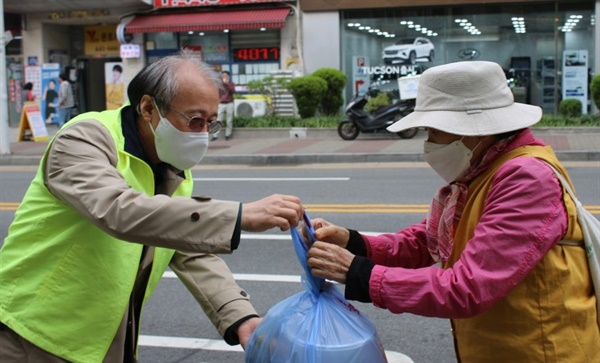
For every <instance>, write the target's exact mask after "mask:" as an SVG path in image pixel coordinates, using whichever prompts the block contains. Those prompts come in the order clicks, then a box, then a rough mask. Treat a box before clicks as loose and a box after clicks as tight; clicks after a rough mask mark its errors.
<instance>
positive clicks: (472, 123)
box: [387, 102, 542, 136]
mask: <svg viewBox="0 0 600 363" xmlns="http://www.w3.org/2000/svg"><path fill="white" fill-rule="evenodd" d="M541 118H542V109H541V108H540V107H538V106H532V105H526V104H523V103H517V102H515V103H513V104H512V105H510V106H506V107H501V108H494V109H488V110H481V111H477V112H472V111H471V112H466V111H414V112H412V113H410V114H409V115H407V116H404V117H403V118H401V119H400V120H398V121H396V122H395V123H393V124H392V125H390V126H388V128H387V130H388V131H389V132H399V131H402V130H406V129H410V128H413V127H430V128H433V129H437V130H441V131H444V132H447V133H450V134H454V135H464V136H484V135H497V134H501V133H504V132H509V131H514V130H519V129H523V128H526V127H529V126H532V125H535V124H536V123H538V122H539V121H540V120H541Z"/></svg>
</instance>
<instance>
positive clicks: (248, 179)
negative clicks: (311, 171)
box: [194, 177, 350, 181]
mask: <svg viewBox="0 0 600 363" xmlns="http://www.w3.org/2000/svg"><path fill="white" fill-rule="evenodd" d="M348 180H350V178H349V177H341V178H194V181H348Z"/></svg>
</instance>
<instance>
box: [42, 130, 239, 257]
mask: <svg viewBox="0 0 600 363" xmlns="http://www.w3.org/2000/svg"><path fill="white" fill-rule="evenodd" d="M49 148H50V149H49V151H48V156H47V159H46V165H45V168H46V169H45V170H46V173H45V177H46V185H47V187H48V190H49V191H50V192H51V193H52V194H53V195H54V196H56V197H57V198H58V199H60V200H62V201H64V202H65V203H67V204H68V205H70V206H71V207H72V208H74V209H75V210H77V211H78V212H79V213H81V214H82V215H83V216H85V217H86V218H87V219H89V220H90V221H91V222H92V223H94V224H95V225H96V226H98V228H100V229H102V230H103V231H105V232H106V233H108V234H110V235H112V236H114V237H116V238H119V239H121V240H125V241H129V242H135V243H143V244H146V245H150V246H157V247H166V248H172V249H176V250H181V251H187V252H196V253H229V252H231V237H232V235H233V232H234V228H235V224H236V220H237V216H238V212H239V205H240V204H239V202H230V201H218V200H210V199H207V198H202V199H193V198H187V197H169V196H166V195H155V196H149V195H147V194H146V193H143V192H141V191H138V190H135V189H133V188H131V187H130V186H129V185H128V184H127V181H126V180H125V179H124V178H123V176H122V175H121V174H120V173H119V172H118V171H117V169H116V165H117V148H116V146H115V144H114V141H113V138H112V137H111V136H110V134H109V132H108V130H107V129H106V128H105V127H104V126H102V124H100V123H99V122H98V121H96V120H83V121H79V122H76V123H73V124H67V125H66V127H65V128H63V129H62V130H60V132H59V133H58V134H57V135H56V138H55V139H54V141H53V142H52V144H51V145H50V146H49Z"/></svg>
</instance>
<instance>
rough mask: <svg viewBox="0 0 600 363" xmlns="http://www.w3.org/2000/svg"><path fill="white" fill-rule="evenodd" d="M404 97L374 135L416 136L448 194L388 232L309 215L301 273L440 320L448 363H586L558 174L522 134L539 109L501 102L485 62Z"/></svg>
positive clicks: (574, 238)
mask: <svg viewBox="0 0 600 363" xmlns="http://www.w3.org/2000/svg"><path fill="white" fill-rule="evenodd" d="M416 101H417V102H416V107H415V112H414V113H412V114H410V115H409V116H407V117H404V118H403V119H402V120H400V121H398V122H397V123H395V124H393V125H392V126H390V127H389V128H388V130H390V131H392V132H398V131H401V130H403V129H407V128H411V127H425V128H427V133H428V137H427V140H426V141H425V144H424V158H425V161H426V162H427V163H428V164H429V165H430V166H431V167H432V168H433V170H434V171H436V172H437V173H438V174H439V175H440V176H441V177H442V179H444V181H445V182H446V183H448V184H447V185H445V186H443V187H442V188H441V189H440V190H439V191H438V192H437V193H436V194H435V196H434V198H433V201H432V203H431V208H430V210H429V215H428V216H427V218H425V219H424V220H423V221H422V222H421V223H418V224H415V225H412V226H409V227H407V228H405V229H403V230H401V231H399V232H397V233H395V234H382V235H379V236H367V235H361V234H360V233H358V232H356V231H353V230H349V229H346V228H342V227H338V226H335V225H333V224H330V223H328V222H326V221H324V220H322V219H320V220H318V219H315V220H314V224H315V228H316V231H315V236H316V238H317V239H319V240H320V241H322V242H316V243H315V244H314V245H313V246H312V247H311V249H310V250H309V254H308V256H309V258H308V264H309V265H310V266H311V268H312V273H313V274H314V275H315V276H318V277H323V278H328V279H333V280H336V281H338V282H341V283H345V284H346V291H345V293H346V297H347V298H349V299H353V300H359V301H363V302H373V304H374V305H376V306H379V307H381V308H385V309H388V310H389V311H391V312H393V313H397V314H399V313H412V314H419V315H424V316H431V317H438V318H449V319H451V322H452V327H453V335H454V338H455V343H456V344H455V347H456V354H457V358H458V361H459V362H490V363H492V362H494V363H495V362H581V363H585V362H597V361H598V347H599V346H600V333H599V331H598V324H597V320H596V317H597V314H598V311H597V308H596V296H595V295H594V288H593V284H592V280H591V276H590V270H589V266H588V264H587V257H586V252H585V250H584V248H583V243H582V238H583V237H582V231H581V227H580V225H579V223H578V222H577V210H576V207H575V204H574V203H573V200H572V199H571V198H570V197H569V195H568V194H567V193H565V191H564V189H563V187H562V186H561V183H560V181H559V180H558V179H557V177H556V176H555V174H554V172H553V171H552V169H551V168H550V167H549V165H551V166H553V167H554V168H555V169H557V170H559V171H560V172H561V173H562V174H563V175H564V176H566V178H567V180H568V176H567V172H566V170H565V169H564V168H563V167H562V165H561V164H560V162H559V161H558V160H557V158H556V156H555V155H554V152H553V151H552V149H551V148H550V147H548V146H546V145H544V143H543V141H541V140H539V139H536V138H535V137H534V136H533V134H532V132H531V130H529V126H531V125H533V124H535V123H537V122H538V121H539V120H540V118H541V116H542V112H541V109H540V108H539V107H537V106H531V105H525V104H520V103H516V102H514V100H513V95H512V93H511V91H510V89H509V88H508V86H507V84H506V78H505V76H504V72H503V71H502V68H501V67H500V66H499V65H498V64H496V63H492V62H458V63H451V64H446V65H442V66H437V67H433V68H430V69H428V70H427V71H425V72H424V73H423V74H422V76H421V78H420V81H419V89H418V94H417V100H416ZM569 183H570V181H569ZM438 263H439V264H438Z"/></svg>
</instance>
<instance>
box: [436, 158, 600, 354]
mask: <svg viewBox="0 0 600 363" xmlns="http://www.w3.org/2000/svg"><path fill="white" fill-rule="evenodd" d="M517 157H535V158H538V159H541V160H544V161H546V162H548V163H549V164H551V165H552V166H554V167H555V168H556V169H557V170H559V171H560V172H561V173H562V174H563V175H565V177H566V178H567V180H568V181H569V183H570V184H571V185H572V182H571V180H570V179H569V177H568V175H567V173H566V172H565V170H564V169H563V168H562V166H561V165H560V163H559V162H558V160H557V159H556V156H555V155H554V153H553V152H552V149H551V148H550V147H540V146H524V147H520V148H517V149H515V150H512V151H511V152H509V153H507V154H506V155H503V156H502V157H500V158H499V159H498V160H496V161H495V162H494V163H493V164H492V165H491V166H490V167H489V169H488V170H486V171H485V172H484V173H482V174H481V175H479V176H478V177H477V178H475V180H473V182H472V183H471V184H470V185H469V189H468V195H467V202H466V206H465V208H464V211H463V214H462V215H463V216H465V217H464V218H462V219H461V220H460V222H459V224H458V226H457V229H456V233H455V236H454V247H453V250H452V254H451V256H450V259H449V261H448V263H447V264H446V265H445V266H444V268H448V267H451V266H452V265H453V264H454V263H455V262H456V261H458V259H459V258H460V255H461V253H462V251H463V250H464V249H465V247H466V244H467V242H468V241H469V239H471V238H472V237H473V233H474V230H475V227H476V225H477V223H478V222H479V219H480V218H481V215H482V213H483V209H484V207H485V200H486V197H487V194H488V190H489V188H490V186H491V183H492V178H493V176H494V174H495V172H496V170H498V168H499V167H500V166H501V165H502V164H504V163H505V162H506V161H508V160H510V159H513V158H517ZM563 199H564V203H565V206H566V210H567V213H568V229H567V233H566V234H565V236H564V237H563V239H565V240H574V241H580V240H582V239H583V237H582V232H581V229H580V227H579V224H578V223H577V212H576V209H575V205H574V203H573V201H572V200H571V198H570V197H569V196H568V194H567V193H566V192H565V191H564V190H563ZM493 242H494V241H489V243H493ZM596 314H597V311H596V297H595V295H594V288H593V285H592V280H591V276H590V271H589V268H588V264H587V257H586V254H585V251H584V249H583V248H582V247H579V246H563V245H556V246H554V247H552V248H551V249H550V251H549V252H548V253H547V254H546V256H545V257H544V258H543V259H542V260H541V261H540V263H539V264H538V265H537V266H536V267H535V268H534V270H533V271H532V272H531V273H530V274H529V275H528V276H527V277H526V278H525V279H524V280H523V281H522V282H521V283H520V284H519V285H517V286H516V287H515V288H514V289H512V290H511V291H510V292H509V294H508V295H507V296H505V297H504V298H503V299H501V300H500V301H498V302H497V303H496V304H495V305H494V306H493V307H492V308H491V309H489V310H488V311H486V312H484V313H482V314H480V315H478V316H475V317H472V318H467V319H453V320H452V326H453V333H454V338H455V348H456V354H457V358H458V361H459V362H463V363H471V362H489V363H497V362H511V363H520V362H522V363H531V362H569V363H573V362H581V363H589V362H594V361H595V362H598V361H600V332H599V331H598V325H597V323H596V321H597V320H596Z"/></svg>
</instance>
